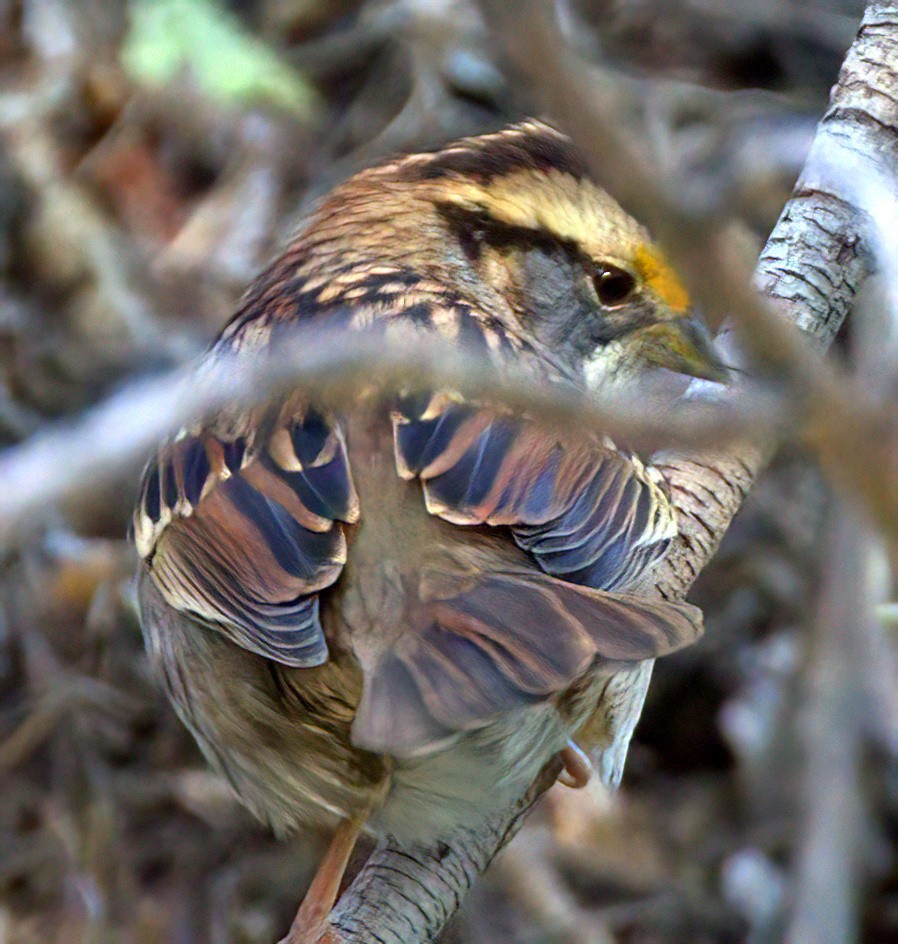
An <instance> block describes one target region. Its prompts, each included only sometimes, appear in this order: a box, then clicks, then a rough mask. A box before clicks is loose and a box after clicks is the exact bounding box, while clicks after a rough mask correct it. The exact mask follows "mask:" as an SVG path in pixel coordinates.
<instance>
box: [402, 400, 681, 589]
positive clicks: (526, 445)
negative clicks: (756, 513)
mask: <svg viewBox="0 0 898 944" xmlns="http://www.w3.org/2000/svg"><path fill="white" fill-rule="evenodd" d="M393 429H394V441H395V453H396V464H397V468H398V471H399V474H400V475H401V476H403V477H404V478H407V479H413V478H417V479H420V480H421V482H422V484H423V488H424V496H425V501H426V503H427V509H428V511H430V512H431V514H434V515H438V516H439V517H441V518H444V519H445V520H446V521H450V522H452V523H454V524H459V525H484V524H486V525H505V526H507V527H509V528H510V529H511V533H512V535H513V536H514V539H515V541H516V542H517V544H518V545H519V546H520V547H521V548H522V549H523V550H525V551H527V552H528V553H529V554H531V555H532V556H533V558H534V560H535V561H536V563H538V564H539V566H540V568H541V569H542V570H543V571H544V572H545V573H547V574H552V575H553V576H556V577H563V578H564V579H565V580H569V581H571V582H572V583H577V584H581V585H583V586H586V587H592V588H594V589H600V590H615V589H617V588H619V587H622V586H626V585H627V583H628V582H630V581H632V580H633V578H635V577H636V576H638V575H639V574H640V573H642V572H643V571H645V570H646V569H647V568H648V567H650V566H651V565H652V564H653V563H654V562H655V561H657V560H658V558H660V557H661V555H662V554H663V553H664V551H665V550H666V549H667V547H668V545H669V543H670V540H671V538H672V537H673V536H674V535H675V534H676V518H675V514H674V510H673V506H672V505H671V502H670V500H669V498H668V495H667V492H666V491H665V488H664V483H663V479H662V477H661V476H660V474H658V473H657V472H656V471H655V470H654V469H652V468H651V467H647V466H645V465H644V464H643V463H642V462H641V461H640V460H639V458H638V457H637V456H634V455H631V454H628V453H625V452H622V451H621V450H619V449H617V448H616V447H615V446H614V444H613V443H612V442H610V440H607V439H604V440H599V439H596V438H590V437H585V436H583V437H579V438H577V439H574V437H572V436H570V435H562V434H553V433H552V432H551V431H549V430H547V429H546V428H545V427H544V426H538V425H536V424H535V423H533V422H532V421H529V420H527V419H526V418H523V417H520V416H513V415H511V414H508V413H504V414H503V413H498V412H496V411H490V410H489V409H486V408H484V407H481V406H477V405H473V404H470V403H465V402H463V401H460V400H459V399H457V398H453V397H451V396H447V395H446V394H437V395H435V396H431V397H417V398H406V399H405V400H404V401H403V403H402V404H401V405H400V406H399V408H397V409H396V410H395V411H394V413H393Z"/></svg>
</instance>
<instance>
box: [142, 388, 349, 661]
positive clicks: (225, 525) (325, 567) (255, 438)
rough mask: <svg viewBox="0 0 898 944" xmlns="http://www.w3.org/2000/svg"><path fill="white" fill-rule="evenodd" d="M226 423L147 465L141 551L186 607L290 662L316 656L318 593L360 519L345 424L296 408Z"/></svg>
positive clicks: (182, 441) (323, 649) (338, 566)
mask: <svg viewBox="0 0 898 944" xmlns="http://www.w3.org/2000/svg"><path fill="white" fill-rule="evenodd" d="M227 427H228V428H223V429H221V430H218V431H216V427H215V425H214V424H213V425H212V426H211V428H210V427H205V428H203V429H202V430H197V431H195V432H193V433H187V434H185V435H182V436H181V437H179V438H178V439H176V440H175V441H174V442H172V443H170V444H168V445H167V446H165V447H163V448H162V449H161V450H160V452H159V453H158V454H157V456H156V457H155V458H154V459H153V461H152V462H151V463H150V464H149V465H148V467H147V469H146V471H145V473H144V477H143V481H142V484H141V490H140V498H139V501H138V504H137V508H136V511H135V514H134V533H135V542H136V544H137V548H138V551H139V553H140V555H141V557H142V558H143V559H144V561H145V563H146V565H147V568H148V570H149V573H150V575H151V576H152V578H153V579H154V580H155V582H156V584H157V586H158V587H159V589H160V590H161V591H162V593H163V595H164V596H165V598H166V600H167V601H168V602H169V603H170V604H171V605H172V606H174V607H175V608H177V609H178V610H181V611H183V612H185V613H188V614H192V615H195V616H197V617H198V618H200V619H201V620H202V621H203V622H204V623H207V624H211V625H212V626H214V627H216V628H218V629H219V630H220V631H221V632H223V633H224V634H225V635H226V636H228V637H229V638H230V639H231V640H232V641H233V642H235V643H237V644H238V645H240V646H243V647H244V648H246V649H249V650H251V651H252V652H256V653H258V654H259V655H262V656H267V657H269V658H271V659H275V660H276V661H278V662H280V663H283V664H284V665H290V666H313V665H320V664H321V663H323V662H325V661H326V660H327V645H326V643H325V639H324V633H323V631H322V628H321V624H320V622H319V616H318V596H317V594H318V591H320V590H322V589H323V588H324V587H327V586H329V585H330V584H332V583H333V582H334V581H335V580H336V579H337V577H338V576H339V574H340V571H341V570H342V568H343V564H344V563H345V561H346V541H345V538H344V535H343V528H342V523H344V522H352V521H355V520H356V519H357V518H358V497H357V495H356V492H355V489H354V487H353V484H352V477H351V475H350V470H349V463H348V460H347V456H346V448H345V444H344V441H343V436H342V433H341V431H340V427H339V425H338V423H337V422H336V421H335V420H334V419H333V418H331V417H327V416H325V415H323V414H322V413H320V412H318V411H316V410H313V409H310V408H295V407H291V408H289V409H288V408H287V407H284V408H283V409H282V410H281V411H280V413H279V414H277V415H275V416H268V417H267V418H265V419H263V420H260V418H259V417H254V418H252V419H248V420H247V421H246V422H245V423H244V424H243V429H244V433H245V434H244V435H239V432H240V425H239V424H234V423H233V422H231V423H229V424H227ZM235 427H236V428H235ZM263 430H264V432H263Z"/></svg>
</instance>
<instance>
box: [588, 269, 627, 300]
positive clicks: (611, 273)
mask: <svg viewBox="0 0 898 944" xmlns="http://www.w3.org/2000/svg"><path fill="white" fill-rule="evenodd" d="M593 282H594V284H595V287H596V295H598V296H599V301H600V302H601V303H602V304H603V305H604V306H605V307H606V308H614V307H616V306H617V305H623V304H624V303H625V302H627V301H629V300H630V297H631V296H632V294H633V292H634V291H635V290H636V279H635V278H634V277H633V276H632V275H631V274H630V273H629V272H627V271H626V270H624V269H619V268H618V267H617V266H612V265H609V266H602V267H601V268H600V269H599V270H598V271H597V272H596V274H595V275H594V276H593Z"/></svg>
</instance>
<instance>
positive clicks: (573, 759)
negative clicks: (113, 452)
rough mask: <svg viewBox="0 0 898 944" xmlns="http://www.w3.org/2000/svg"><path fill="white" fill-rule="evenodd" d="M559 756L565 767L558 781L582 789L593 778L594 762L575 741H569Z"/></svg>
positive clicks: (575, 788) (574, 788) (572, 787)
mask: <svg viewBox="0 0 898 944" xmlns="http://www.w3.org/2000/svg"><path fill="white" fill-rule="evenodd" d="M559 756H560V757H561V762H562V763H563V764H564V769H563V770H562V771H561V773H560V774H559V775H558V782H559V783H563V784H564V785H565V786H566V787H570V788H571V789H573V790H581V789H582V788H583V787H585V786H586V785H587V784H588V783H589V781H590V779H591V778H592V764H591V763H590V760H589V758H588V757H587V756H586V754H584V753H583V751H581V750H580V748H579V747H577V745H576V744H574V742H573V741H568V742H567V746H566V747H565V748H563V749H562V751H561V753H560V755H559Z"/></svg>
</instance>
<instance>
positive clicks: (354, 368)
mask: <svg viewBox="0 0 898 944" xmlns="http://www.w3.org/2000/svg"><path fill="white" fill-rule="evenodd" d="M286 387H289V388H291V389H293V390H307V391H308V392H309V395H310V396H312V395H314V397H315V400H316V402H317V403H320V404H322V405H325V406H337V407H345V406H346V405H347V403H348V402H350V401H351V400H352V399H353V398H356V397H359V396H362V395H370V394H371V393H373V392H374V391H375V390H376V389H380V390H382V391H383V392H384V393H388V392H390V391H395V390H397V389H400V388H405V389H410V390H419V389H420V390H431V389H433V388H434V387H442V388H451V389H454V390H457V391H458V392H460V393H461V394H463V395H467V396H469V397H471V398H479V399H481V400H482V401H484V402H488V403H490V404H493V405H496V406H497V407H499V408H501V407H503V406H504V407H506V408H509V409H512V410H514V411H517V412H525V413H527V414H528V415H529V416H531V417H532V418H533V419H535V420H537V421H539V422H543V423H545V424H546V425H549V426H552V427H553V428H554V429H556V430H558V431H564V432H568V433H570V434H575V435H577V436H583V434H584V433H585V432H587V431H592V432H594V433H596V434H597V435H611V436H618V437H620V438H621V439H622V441H625V442H627V443H628V444H630V445H632V446H635V447H643V448H645V447H648V448H655V447H657V446H658V445H659V444H666V445H670V444H672V443H680V444H682V443H687V444H690V445H695V446H698V445H708V444H710V443H720V442H725V441H729V440H731V439H732V438H733V437H735V436H745V435H748V434H749V433H752V434H755V433H756V432H757V431H758V429H759V427H764V429H765V431H766V432H768V433H770V432H772V431H773V425H775V426H776V427H777V429H779V428H780V426H781V424H782V421H783V419H784V418H785V416H786V414H787V411H786V412H784V407H785V405H784V404H779V408H778V410H777V411H776V412H774V410H773V409H771V406H770V404H767V405H765V404H764V403H763V401H758V402H755V403H754V404H753V406H752V409H751V410H750V411H749V410H744V409H741V408H739V409H737V408H736V407H735V406H734V405H733V404H731V403H730V402H728V398H727V396H726V395H724V394H721V396H720V398H714V397H709V398H708V399H707V400H706V401H705V402H698V401H696V402H694V403H691V404H689V405H687V406H686V408H678V409H677V410H676V411H674V410H672V409H670V405H669V404H668V405H667V408H665V407H664V406H663V405H661V404H657V409H653V407H654V406H655V404H653V403H652V402H651V399H650V398H649V399H646V398H643V399H641V400H640V403H639V407H638V409H635V408H634V407H633V406H632V398H631V400H630V401H629V403H627V402H624V400H623V398H615V399H614V400H612V401H609V402H607V403H602V402H596V400H595V399H594V398H589V399H587V398H586V397H585V396H584V395H583V394H580V393H578V392H577V391H576V390H575V389H574V388H572V387H567V386H561V385H554V386H549V385H547V384H541V385H538V384H537V383H536V382H535V379H534V376H533V374H531V373H528V372H526V371H525V370H523V369H517V370H515V369H513V368H512V367H511V366H509V368H508V370H507V371H505V372H502V373H500V372H498V371H496V370H495V369H494V368H492V367H490V368H488V369H486V370H485V369H484V367H483V364H482V363H477V362H476V361H472V360H471V358H470V357H466V356H465V355H464V354H463V353H461V352H459V351H458V349H456V348H453V347H450V346H448V345H445V344H436V343H434V342H433V341H429V340H427V339H420V340H416V339H413V338H403V339H397V338H391V339H390V341H389V343H385V341H384V338H383V337H382V336H380V335H377V334H374V333H371V334H359V335H358V337H356V338H355V339H354V341H353V344H352V346H351V347H349V346H347V345H346V342H345V338H344V337H343V336H342V335H340V334H339V333H332V332H328V331H326V330H325V331H317V330H308V329H306V330H303V329H298V330H297V331H296V334H295V336H294V337H289V336H286V335H284V336H283V337H281V338H279V340H278V348H277V350H276V351H274V352H272V353H271V355H270V356H269V357H267V358H266V357H258V358H241V359H233V360H229V359H226V358H219V359H218V361H217V363H216V366H215V368H214V370H211V371H210V370H207V371H205V372H200V373H199V374H198V373H197V371H196V369H195V367H193V366H191V367H188V368H184V369H180V370H174V371H171V372H170V373H168V374H166V375H164V376H163V377H161V378H159V379H156V380H148V381H143V382H142V383H139V384H132V385H130V386H129V387H127V388H125V389H124V390H122V391H121V392H120V393H118V394H116V395H114V396H112V397H110V398H109V399H108V400H106V401H105V402H104V403H102V404H101V405H100V406H98V407H95V408H94V409H93V410H91V411H90V412H89V413H87V414H86V415H85V416H84V417H82V418H81V419H80V420H79V421H78V422H77V423H75V424H70V423H66V424H61V425H59V426H58V427H57V428H55V429H52V430H51V431H48V432H41V433H40V434H38V435H36V436H34V437H33V438H31V439H29V440H28V441H27V442H25V443H24V444H22V445H20V446H17V447H15V448H13V449H9V450H7V451H6V452H5V453H3V454H0V545H2V543H3V542H4V541H9V540H10V539H11V538H12V537H13V536H14V535H15V534H16V533H17V532H19V531H20V530H22V529H26V528H28V527H29V526H30V527H33V526H34V525H35V524H37V523H40V522H41V520H42V518H43V516H45V515H46V513H47V511H48V509H49V508H51V507H53V506H54V505H55V504H57V503H59V502H60V501H63V502H64V501H70V500H71V499H73V498H78V497H82V496H84V495H87V494H92V493H95V492H96V491H97V490H98V489H99V488H101V487H102V485H103V484H104V483H106V482H110V481H116V480H119V479H121V478H123V477H124V476H125V475H126V474H128V473H133V472H134V471H135V466H136V465H138V464H139V463H140V462H142V461H143V460H144V459H145V458H146V456H147V455H148V454H149V453H150V452H151V451H152V450H153V449H154V448H155V447H156V446H157V445H158V444H159V442H160V441H161V440H162V439H164V438H166V437H167V436H170V435H172V433H173V432H175V431H176V430H177V429H178V428H179V427H180V426H182V425H185V424H188V423H190V422H192V421H194V420H198V419H199V418H200V417H202V416H206V415H208V414H210V413H214V412H215V411H216V410H220V409H222V408H224V407H226V406H227V407H229V408H233V407H238V406H244V407H250V406H254V405H257V404H259V403H262V402H264V401H266V400H268V399H269V398H271V397H272V396H273V395H274V394H276V393H277V392H279V391H281V390H283V389H284V388H286ZM773 416H776V420H774V419H773ZM768 427H769V428H768Z"/></svg>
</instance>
